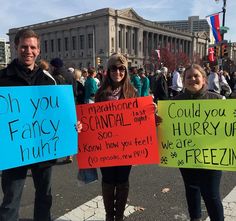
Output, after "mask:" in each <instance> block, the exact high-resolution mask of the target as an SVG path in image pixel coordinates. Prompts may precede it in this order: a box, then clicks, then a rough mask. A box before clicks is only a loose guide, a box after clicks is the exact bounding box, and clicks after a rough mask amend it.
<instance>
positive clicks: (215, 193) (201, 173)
mask: <svg viewBox="0 0 236 221" xmlns="http://www.w3.org/2000/svg"><path fill="white" fill-rule="evenodd" d="M183 84H184V88H185V89H184V93H183V94H180V95H177V96H176V97H175V98H174V99H175V100H192V99H222V98H223V97H222V96H221V95H219V94H217V93H214V92H210V91H208V90H207V76H206V73H205V71H204V70H203V68H202V67H201V66H200V65H197V64H192V65H191V66H189V67H188V68H186V70H185V71H184V75H183ZM180 172H181V174H182V177H183V180H184V185H185V191H186V199H187V204H188V211H189V215H190V218H191V221H200V220H201V196H202V197H203V200H204V202H205V205H206V209H207V212H208V214H209V217H210V220H211V221H223V220H224V211H223V205H222V202H221V197H220V180H221V176H222V171H219V170H208V169H189V168H181V169H180Z"/></svg>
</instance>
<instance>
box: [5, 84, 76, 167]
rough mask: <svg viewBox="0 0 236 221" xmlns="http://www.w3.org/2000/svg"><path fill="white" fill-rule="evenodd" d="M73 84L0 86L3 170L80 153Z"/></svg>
mask: <svg viewBox="0 0 236 221" xmlns="http://www.w3.org/2000/svg"><path fill="white" fill-rule="evenodd" d="M75 123H76V112H75V105H74V97H73V92H72V88H71V86H53V85H50V86H26V87H0V128H1V129H0V170H4V169H9V168H13V167H19V166H23V165H28V164H33V163H37V162H42V161H47V160H51V159H56V158H60V157H64V156H68V155H72V154H75V153H77V132H76V130H75V128H74V125H75Z"/></svg>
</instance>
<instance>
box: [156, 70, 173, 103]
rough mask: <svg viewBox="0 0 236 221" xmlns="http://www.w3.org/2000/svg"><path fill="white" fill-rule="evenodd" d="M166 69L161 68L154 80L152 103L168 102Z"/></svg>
mask: <svg viewBox="0 0 236 221" xmlns="http://www.w3.org/2000/svg"><path fill="white" fill-rule="evenodd" d="M167 80H168V68H167V67H162V68H161V73H160V74H159V77H158V78H157V80H156V84H155V89H154V92H153V93H154V102H155V103H156V102H157V101H158V100H168V99H169V98H170V97H169V87H168V83H167Z"/></svg>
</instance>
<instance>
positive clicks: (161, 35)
mask: <svg viewBox="0 0 236 221" xmlns="http://www.w3.org/2000/svg"><path fill="white" fill-rule="evenodd" d="M22 28H32V29H34V30H35V31H37V33H38V34H39V35H40V36H41V57H42V58H44V59H47V60H50V59H51V58H54V57H60V58H62V59H63V60H64V62H65V63H66V65H67V66H74V67H79V68H82V67H88V66H96V65H97V64H96V58H100V62H101V64H100V65H102V66H105V64H106V61H107V59H108V57H109V56H110V55H111V54H112V53H114V52H121V53H124V54H126V55H127V57H128V60H129V65H130V66H131V65H132V66H138V67H140V66H142V65H144V64H145V63H146V62H148V60H149V58H150V56H151V55H152V53H153V52H154V51H156V50H157V49H160V48H164V47H167V48H169V49H170V50H171V52H172V53H177V52H179V51H181V52H184V53H186V54H187V55H188V56H189V57H190V58H193V57H194V55H196V54H198V55H199V57H203V56H204V55H206V54H207V48H208V40H209V37H208V35H207V34H206V32H198V33H192V32H189V31H180V30H177V29H175V28H169V27H164V26H162V25H160V24H158V23H157V22H153V21H149V20H146V19H144V18H142V17H141V16H139V15H138V14H137V13H136V12H135V11H134V10H133V9H132V8H128V9H123V10H115V9H111V8H104V9H99V10H96V11H93V12H89V13H85V14H80V15H75V16H70V17H66V18H61V19H57V20H52V21H46V22H43V23H38V24H32V25H29V26H25V27H20V28H13V29H10V30H9V39H10V43H11V53H12V57H13V58H14V57H15V50H14V45H13V41H14V36H15V34H16V32H17V31H18V30H19V29H22Z"/></svg>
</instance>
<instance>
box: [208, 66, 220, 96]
mask: <svg viewBox="0 0 236 221" xmlns="http://www.w3.org/2000/svg"><path fill="white" fill-rule="evenodd" d="M208 90H209V91H212V92H215V93H218V94H220V93H221V88H220V79H219V66H218V65H216V66H214V67H213V68H212V71H211V72H210V74H209V75H208Z"/></svg>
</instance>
